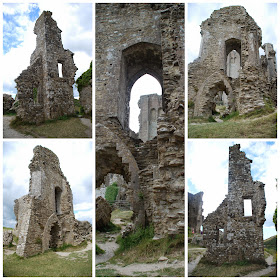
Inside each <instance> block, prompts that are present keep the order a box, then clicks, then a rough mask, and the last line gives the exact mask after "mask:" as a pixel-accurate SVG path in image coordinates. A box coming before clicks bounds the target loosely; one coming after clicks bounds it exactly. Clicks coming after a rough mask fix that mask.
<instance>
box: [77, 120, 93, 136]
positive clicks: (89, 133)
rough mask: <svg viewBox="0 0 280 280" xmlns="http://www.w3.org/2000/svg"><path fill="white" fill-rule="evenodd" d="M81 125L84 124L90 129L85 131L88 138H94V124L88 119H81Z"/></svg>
mask: <svg viewBox="0 0 280 280" xmlns="http://www.w3.org/2000/svg"><path fill="white" fill-rule="evenodd" d="M80 120H81V123H82V124H84V125H85V126H87V127H88V129H87V130H86V131H85V133H86V135H87V137H89V138H91V137H92V123H91V121H90V119H86V118H80Z"/></svg>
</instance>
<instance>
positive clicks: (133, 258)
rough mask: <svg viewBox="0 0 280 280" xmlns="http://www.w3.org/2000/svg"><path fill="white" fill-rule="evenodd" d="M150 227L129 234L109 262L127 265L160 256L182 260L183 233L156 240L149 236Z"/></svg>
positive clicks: (153, 260)
mask: <svg viewBox="0 0 280 280" xmlns="http://www.w3.org/2000/svg"><path fill="white" fill-rule="evenodd" d="M150 230H151V229H147V230H146V232H143V230H142V231H140V230H138V232H136V233H134V234H131V236H130V237H129V238H128V237H127V238H125V239H126V240H123V241H122V242H123V243H125V244H120V245H121V247H120V248H119V249H118V250H117V251H116V253H115V256H114V257H113V258H112V259H111V260H110V262H111V263H122V264H123V265H128V264H132V263H155V262H157V261H158V259H159V258H160V257H161V256H166V257H167V258H168V259H169V260H175V259H176V260H184V235H183V234H180V235H176V236H173V237H166V238H162V239H158V240H153V239H152V237H151V232H149V231H150Z"/></svg>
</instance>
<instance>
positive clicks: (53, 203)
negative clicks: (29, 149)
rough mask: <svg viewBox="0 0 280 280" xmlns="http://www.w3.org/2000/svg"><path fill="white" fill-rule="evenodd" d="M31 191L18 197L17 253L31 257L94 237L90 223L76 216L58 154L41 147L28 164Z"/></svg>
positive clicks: (16, 208)
mask: <svg viewBox="0 0 280 280" xmlns="http://www.w3.org/2000/svg"><path fill="white" fill-rule="evenodd" d="M29 169H30V175H31V178H30V183H29V193H28V194H27V195H25V196H23V197H21V198H19V199H16V200H15V205H14V212H15V216H16V220H17V225H16V228H15V233H16V234H17V235H18V245H17V249H16V253H17V254H18V255H19V256H23V257H29V256H32V255H35V254H38V253H41V252H44V251H45V250H48V249H49V248H56V247H59V246H61V245H62V244H63V243H67V244H72V245H78V244H80V243H81V242H82V241H84V240H86V239H89V240H90V238H91V224H90V223H89V222H80V221H78V220H76V219H75V216H74V212H73V196H72V191H71V188H70V185H69V183H68V181H67V179H66V178H65V176H64V175H63V173H62V171H61V169H60V164H59V160H58V157H57V156H56V155H55V154H54V153H53V152H52V151H50V150H49V149H47V148H44V147H42V146H36V147H35V148H34V156H33V158H32V160H31V163H30V164H29Z"/></svg>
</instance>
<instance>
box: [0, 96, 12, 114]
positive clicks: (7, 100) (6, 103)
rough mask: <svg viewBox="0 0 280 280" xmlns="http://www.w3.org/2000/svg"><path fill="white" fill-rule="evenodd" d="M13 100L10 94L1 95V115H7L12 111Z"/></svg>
mask: <svg viewBox="0 0 280 280" xmlns="http://www.w3.org/2000/svg"><path fill="white" fill-rule="evenodd" d="M14 102H15V100H14V99H13V97H12V96H11V95H10V94H6V93H3V113H4V114H5V113H8V112H9V111H10V109H12V106H13V103H14Z"/></svg>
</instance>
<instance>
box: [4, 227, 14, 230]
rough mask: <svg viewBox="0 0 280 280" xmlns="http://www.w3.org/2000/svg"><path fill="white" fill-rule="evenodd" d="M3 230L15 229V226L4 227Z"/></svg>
mask: <svg viewBox="0 0 280 280" xmlns="http://www.w3.org/2000/svg"><path fill="white" fill-rule="evenodd" d="M3 230H13V228H9V227H3Z"/></svg>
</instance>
